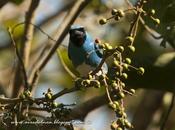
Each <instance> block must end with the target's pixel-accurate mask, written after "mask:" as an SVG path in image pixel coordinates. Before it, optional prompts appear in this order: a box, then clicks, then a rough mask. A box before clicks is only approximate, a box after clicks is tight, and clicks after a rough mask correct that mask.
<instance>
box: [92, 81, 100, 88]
mask: <svg viewBox="0 0 175 130" xmlns="http://www.w3.org/2000/svg"><path fill="white" fill-rule="evenodd" d="M90 84H91V85H92V86H93V87H95V88H100V82H99V81H98V80H91V82H90Z"/></svg>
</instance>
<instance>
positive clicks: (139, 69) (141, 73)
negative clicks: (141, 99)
mask: <svg viewBox="0 0 175 130" xmlns="http://www.w3.org/2000/svg"><path fill="white" fill-rule="evenodd" d="M144 73H145V69H144V68H143V67H139V68H138V74H140V75H143V74H144Z"/></svg>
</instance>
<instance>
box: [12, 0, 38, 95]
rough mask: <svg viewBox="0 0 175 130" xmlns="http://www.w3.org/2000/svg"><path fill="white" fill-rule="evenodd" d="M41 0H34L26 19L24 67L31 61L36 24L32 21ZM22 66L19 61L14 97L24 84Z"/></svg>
mask: <svg viewBox="0 0 175 130" xmlns="http://www.w3.org/2000/svg"><path fill="white" fill-rule="evenodd" d="M39 2H40V0H32V1H31V4H30V7H29V10H28V12H27V13H26V19H25V27H24V35H23V39H22V42H21V43H22V47H21V57H22V59H23V62H24V67H25V68H27V66H28V61H29V55H30V49H31V42H32V39H33V32H34V26H33V25H31V24H30V23H33V22H34V19H35V12H36V9H37V7H38V5H39ZM20 72H21V70H20V67H19V63H18V66H17V69H16V73H15V79H14V88H13V91H12V92H13V93H12V97H16V96H17V95H18V94H19V91H20V90H21V84H22V77H21V75H20Z"/></svg>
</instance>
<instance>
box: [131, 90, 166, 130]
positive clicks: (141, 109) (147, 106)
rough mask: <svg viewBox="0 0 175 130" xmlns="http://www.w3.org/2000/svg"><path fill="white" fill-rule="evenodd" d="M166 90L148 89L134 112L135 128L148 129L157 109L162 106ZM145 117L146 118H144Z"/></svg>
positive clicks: (136, 129)
mask: <svg viewBox="0 0 175 130" xmlns="http://www.w3.org/2000/svg"><path fill="white" fill-rule="evenodd" d="M163 96H164V92H160V91H150V90H148V91H146V92H145V93H144V96H143V98H142V100H141V101H140V103H139V106H138V107H137V109H136V113H135V114H134V117H133V121H132V124H133V126H134V130H147V127H148V126H149V124H150V123H151V122H152V119H153V116H154V114H155V112H156V111H157V109H159V108H160V106H161V103H162V99H163ZM143 117H144V118H143Z"/></svg>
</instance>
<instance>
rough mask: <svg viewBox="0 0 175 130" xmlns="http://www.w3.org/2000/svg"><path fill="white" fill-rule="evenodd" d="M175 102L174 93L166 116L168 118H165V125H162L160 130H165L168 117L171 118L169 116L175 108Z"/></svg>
mask: <svg viewBox="0 0 175 130" xmlns="http://www.w3.org/2000/svg"><path fill="white" fill-rule="evenodd" d="M174 100H175V93H173V95H172V99H171V103H170V106H169V108H168V112H167V114H166V116H165V118H164V120H163V123H162V125H161V127H160V130H164V129H165V125H166V122H167V120H168V117H169V115H170V113H171V111H172V109H173V106H174Z"/></svg>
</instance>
